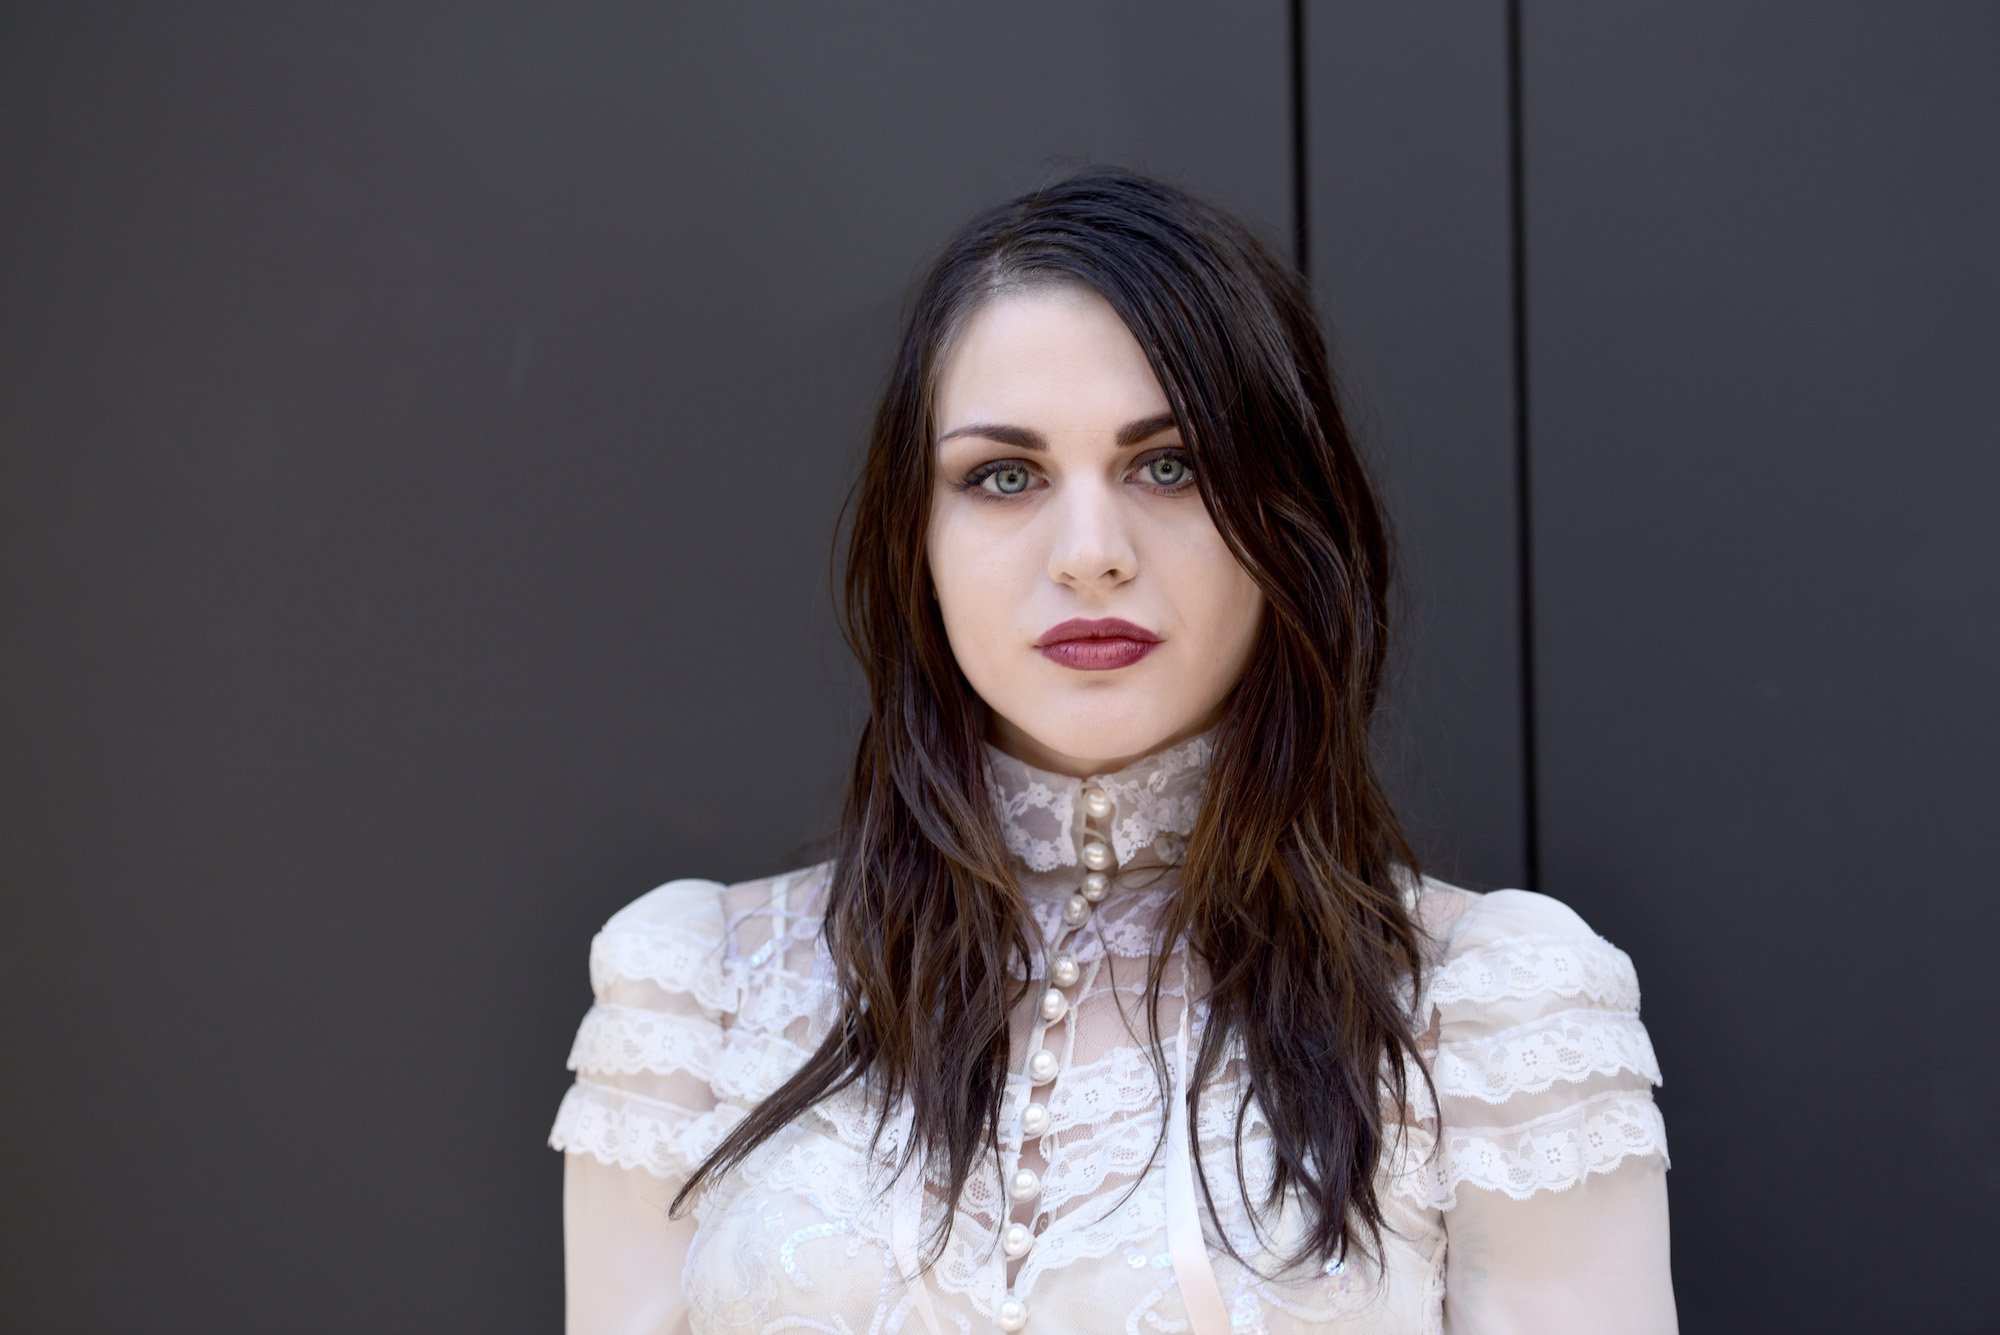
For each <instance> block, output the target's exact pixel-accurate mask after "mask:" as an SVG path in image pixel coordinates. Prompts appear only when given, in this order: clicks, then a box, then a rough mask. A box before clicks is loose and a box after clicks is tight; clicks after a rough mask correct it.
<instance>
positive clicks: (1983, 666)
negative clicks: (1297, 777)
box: [0, 0, 2000, 1332]
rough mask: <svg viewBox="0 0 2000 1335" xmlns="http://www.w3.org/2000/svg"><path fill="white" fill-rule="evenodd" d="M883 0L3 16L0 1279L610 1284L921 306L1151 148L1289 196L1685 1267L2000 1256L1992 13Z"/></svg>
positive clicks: (83, 1319)
mask: <svg viewBox="0 0 2000 1335" xmlns="http://www.w3.org/2000/svg"><path fill="white" fill-rule="evenodd" d="M843 8H844V12H840V13H838V14H837V15H836V14H835V13H834V12H833V11H831V10H828V9H826V8H825V7H817V6H807V5H788V6H777V7H770V8H766V9H760V10H758V11H756V12H754V13H753V12H752V11H750V10H749V9H747V8H745V7H724V6H719V5H718V6H660V5H652V6H637V5H633V6H626V7H618V6H604V7H595V8H592V9H591V10H590V11H589V12H587V13H586V12H581V11H576V10H573V9H569V8H558V7H528V6H521V5H509V6H500V5H492V4H487V5H478V6H472V5H466V6H456V7H455V6H448V5H444V4H423V5H396V6H391V5H387V4H362V5H355V4H345V5H310V6H308V5H292V6H285V7H273V6H256V5H251V4H236V5H226V4H200V5H177V6H172V7H167V6H142V5H131V6H111V5H82V6H78V5H71V6H55V5H15V6H11V7H9V8H8V9H7V10H6V11H5V15H4V17H0V181H4V183H5V185H4V193H0V243H4V256H5V261H4V264H0V784H4V785H5V786H4V789H0V797H4V817H0V896H4V898H0V914H4V917H0V1001H4V1004H5V1008H6V1009H5V1015H6V1028H5V1033H6V1035H7V1039H8V1056H9V1058H10V1062H9V1064H10V1067H11V1069H12V1078H11V1079H10V1081H9V1082H8V1090H9V1097H8V1098H7V1099H6V1100H5V1103H4V1105H0V1106H4V1114H0V1115H4V1118H5V1121H4V1124H0V1131H4V1134H0V1146H4V1149H0V1155H4V1159H0V1173H4V1183H5V1192H4V1200H5V1204H4V1206H3V1207H0V1230H4V1232H0V1328H4V1329H5V1330H7V1331H10V1332H11V1331H23V1332H57V1331H100V1330H101V1331H112V1330H116V1331H146V1332H154V1331H158V1332H168V1331H175V1332H178V1331H190V1332H193V1331H201V1332H216V1331H237V1330H240V1331H300V1332H318V1331H329V1332H333V1331H353V1330H370V1331H389V1330H412V1331H417V1330H421V1331H444V1330H450V1331H482V1332H483V1331H501V1330H510V1331H511V1330H520V1331H531V1330H550V1329H554V1328H555V1327H556V1326H557V1325H558V1323H559V1311H560V1279H561V1275H560V1232H559V1230H560V1220H559V1207H558V1191H559V1182H560V1161H559V1159H558V1158H557V1156H556V1155H555V1154H554V1153H553V1152H551V1151H549V1150H547V1149H545V1148H543V1146H542V1137H543V1135H544V1134H545V1133H546V1129H547V1123H548V1121H549V1119H550V1117H551V1116H552V1115H553V1112H554V1108H555V1103H556V1101H557V1099H558V1098H559V1096H560V1093H561V1090H562V1087H563V1085H564V1083H565V1082H566V1079H567V1073H566V1072H564V1071H563V1070H562V1056H563V1053H564V1052H565V1051H566V1050H567V1045H568V1041H569V1037H570V1034H571V1032H572V1030H573V1028H574V1025H575V1023H576V1020H577V1019H578V1018H579V1016H580V1015H581V1012H582V1009H583V1007H584V1005H585V1003H586V1002H587V999H588V994H587V991H586V983H585V979H584V972H583V955H584V950H585V947H586V944H587V941H588V938H589V935H590V933H591V931H592V930H593V929H594V928H595V927H596V925H597V924H598V923H600V922H601V921H602V919H603V918H604V917H605V915H606V914H608V913H609V912H610V911H611V910H612V909H614V908H616V907H617V906H618V905H620V904H622V903H624V902H625V901H627V900H629V899H631V898H632V897H633V896H635V895H636V894H638V893H640V892H642V891H643V890H644V889H646V888H648V887H649V886H651V885H653V884H656V883H657V882H658V881H660V880H664V879H667V878H668V877H670V876H678V875H707V876H715V877H720V878H724V879H733V878H737V877H741V876H747V875H753V874H757V873H760V872H764V871H769V870H773V869H776V868H778V867H781V866H786V865H795V864H796V862H797V861H798V860H802V859H803V858H804V857H805V856H807V855H808V852H809V850H810V848H811V844H812V841H813V839H814V838H815V837H816V836H818V835H819V834H820V833H822V832H823V830H824V828H825V824H826V821H827V820H828V818H829V817H830V815H831V814H832V805H833V802H834V799H835V795H836V793H837V786H838V781H839V777H840V773H841V769H842V767H843V765H844V764H845V762H846V759H847V757H848V754H849V747H850V745H851V740H852V733H853V728H854V726H855V723H856V721H857V712H856V711H857V694H856V691H855V676H854V673H853V671H852V669H851V667H850V666H849V665H848V663H847V662H846V660H845V656H844V650H842V649H841V648H840V646H839V644H838V641H837V637H836V635H835V633H834V631H833V625H832V621H831V619H830V616H829V614H828V611H827V593H828V590H827V585H826V570H827V558H828V549H829V542H830V540H831V538H832V536H833V522H834V516H835V512H836V510H837V508H838V505H839V502H840V499H841V497H842V495H843V494H844V492H845V489H846V487H847V484H848V480H849V478H850V476H851V474H852V471H853V469H854V467H855V464H856V462H857V459H858V455H859V445H860V434H861V429H862V425H863V422H864V421H865V415H866V413H867V411H868V405H869V402H870V399H871V397H872V395H873V393H874V391H875V390H876V388H877V387H878V385H879V383H880V379H881V377H882V375H883V373H884V371H885V370H886V363H887V355H888V349H889V345H890V339H891V336H892V333H893V328H894V323H895V319H896V315H897V310H898V307H899V303H900V302H901V300H902V298H903V297H904V295H905V294H906V292H907V290H908V286H909V284H910V282H911V280H912V279H913V277H914V275H915V273H916V272H917V270H918V269H919V267H920V266H921V264H922V262H923V261H924V259H925V258H926V257H927V256H928V254H929V252H930V251H931V249H932V248H933V247H935V246H936V245H937V244H938V243H939V242H940V241H941V240H942V239H943V237H944V236H945V235H946V234H947V233H948V232H949V230H950V229H951V228H952V227H953V226H954V225H955V224H956V223H957V222H958V221H960V220H961V219H962V218H963V217H965V216H966V215H967V214H969V213H970V212H971V211H972V210H973V209H974V208H976V207H978V206H979V205H981V204H983V203H986V202H988V201H990V200H993V199H996V198H1000V197H1003V196H1005V195H1008V194H1012V193H1014V192H1016V191H1018V190H1020V189H1022V188H1025V187H1026V186H1027V185H1029V184H1032V183H1033V181H1034V180H1036V179H1038V178H1039V177H1040V176H1043V175H1046V174H1048V173H1050V172H1052V171H1055V170H1059V169H1061V168H1062V167H1063V166H1066V165H1071V164H1076V163H1081V162H1083V161H1121V162H1126V163H1131V164H1133V165H1137V166H1141V167H1146V168H1150V169H1153V170H1156V171H1160V172H1163V173H1165V174H1168V175H1171V176H1174V177H1176V178H1177V179H1180V180H1182V181H1184V182H1185V183H1187V184H1189V185H1191V186H1193V187H1195V188H1197V189H1200V190H1203V191H1205V192H1207V193H1209V194H1212V195H1214V196H1215V197H1217V198H1219V199H1221V200H1222V201H1223V202H1225V203H1227V204H1229V205H1231V206H1233V207H1235V208H1237V209H1239V210H1241V211H1242V212H1244V213H1245V214H1246V215H1248V216H1249V217H1250V218H1251V219H1252V220H1253V221H1255V222H1256V223H1257V224H1258V225H1260V226H1262V227H1263V228H1264V229H1265V230H1266V232H1267V235H1269V236H1270V237H1271V239H1272V240H1273V241H1274V242H1275V243H1277V244H1280V245H1283V246H1288V247H1289V246H1294V245H1296V244H1297V243H1298V242H1299V240H1300V239H1301V238H1303V240H1304V243H1305V250H1304V252H1303V256H1304V258H1305V259H1306V260H1307V261H1308V262H1309V265H1310V268H1311V271H1312V273H1313V275H1314V278H1315V281H1316V283H1317V286H1318V287H1319V289H1320V291H1321V294H1322V297H1323V300H1324V302H1325V307H1326V313H1327V315H1328V318H1329V321H1330V324H1331V325H1332V332H1333V335H1334V338H1335V341H1336V344H1337V347H1338V353H1339V358H1340V361H1341V370H1342V374H1343V378H1344V379H1345V380H1346V382H1347V383H1348V385H1349V387H1350V390H1351V391H1352V393H1353V394H1354V396H1355V402H1356V404H1357V406H1358V407H1359V408H1360V410H1361V418H1362V421H1363V422H1364V424H1365V425H1366V427H1367V430H1368V433H1369V439H1370V443H1371V450H1372V452H1373V454H1374V455H1375V457H1376V459H1377V462H1378V466H1379V468H1380V469H1381V471H1382V473H1383V477H1384V482H1385V486H1386V489H1387V490H1388V492H1389V494H1390V497H1391V501H1392V503H1393V504H1394V505H1395V507H1396V514H1397V517H1398V518H1399V520H1400V521H1401V524H1402V528H1403V531H1404V536H1405V539H1406V544H1407V547H1406V556H1407V559H1408V571H1409V576H1408V578H1409V584H1408V588H1407V591H1406V597H1405V605H1404V612H1405V618H1404V627H1405V630H1404V634H1405V641H1404V649H1405V655H1404V659H1403V664H1402V667H1401V669H1400V673H1401V678H1400V683H1399V690H1398V694H1397V697H1396V699H1395V701H1394V703H1393V706H1392V708H1391V710H1390V713H1389V715H1388V717H1387V718H1386V719H1385V726H1384V730H1383V739H1382V740H1383V748H1384V756H1385V761H1386V762H1387V763H1388V764H1389V766H1390V768H1391V770H1392V772H1393V774H1394V775H1395V783H1396V788H1397V792H1398V794H1399V797H1400V798H1401V800H1402V803H1403V806H1404V809H1405V811H1406V812H1407V814H1408V817H1409V820H1410V823H1411V825H1412V827H1413V829H1414V830H1415V831H1416V832H1417V834H1418V835H1419V838H1420V843H1421V845H1422V847H1423V849H1424V850H1425V851H1426V852H1427V853H1428V854H1429V855H1430V856H1431V857H1432V858H1433V859H1434V865H1435V868H1436V870H1438V871H1439V872H1440V874H1444V875H1446V876H1449V877H1451V878H1454V879H1457V880H1459V881H1461V882H1462V883H1465V884H1470V885H1474V886H1477V887H1480V888H1487V887H1492V886H1497V885H1530V886H1533V887H1535V888H1539V889H1543V890H1546V891H1548V892H1550V893H1552V894H1555V895H1557V896H1558V897H1561V898H1563V899H1565V900H1566V901H1567V902H1569V903H1571V904H1572V905H1573V906H1575V907H1576V908H1577V909H1578V910H1579V911H1580V912H1582V913H1583V914H1584V915H1585V917H1586V918H1588V919H1589V920H1590V921H1591V922H1592V924H1593V925H1594V926H1596V927H1597V928H1598V929H1599V930H1600V931H1602V932H1604V933H1605V934H1606V935H1607V936H1609V937H1610V938H1611V939H1612V940H1613V941H1615V942H1617V943H1618V944H1619V945H1621V946H1623V947H1624V948H1625V949H1627V950H1628V951H1629V952H1630V953H1631V954H1632V955H1633V957H1634V959H1635V961H1636V962H1637V964H1638V966H1639V972H1640V977H1641V980H1642V982H1643V983H1644V985H1645V995H1646V1012H1645V1013H1646V1018H1647V1021H1648V1024H1649V1027H1650V1028H1651V1030H1652V1033H1653V1036H1654V1040H1655V1044H1656V1046H1657V1047H1658V1049H1659V1053H1660V1057H1661V1061H1662V1064H1663V1066H1664V1068H1665V1070H1666V1072H1667V1080H1668V1083H1667V1085H1666V1086H1665V1088H1664V1089H1662V1090H1661V1091H1660V1101H1661V1104H1662V1106H1663V1108H1664V1109H1665V1110H1666V1113H1667V1120H1668V1126H1669V1134H1670V1137H1671V1139H1672V1144H1673V1150H1674V1159H1675V1167H1674V1170H1673V1172H1672V1173H1671V1174H1670V1175H1669V1184H1670V1189H1671V1192H1672V1198H1673V1209H1674V1223H1675V1238H1674V1251H1675V1265H1676V1284H1677V1291H1678V1294H1679V1299H1680V1304H1681V1310H1682V1315H1683V1324H1684V1328H1685V1329H1687V1330H1689V1331H1769V1330H1794V1329H1796V1330H1808V1329H1810V1330H1815V1331H1829V1332H1831V1331H1856V1332H1860V1331H1869V1332H1876V1331H1884V1330H1897V1331H1937V1332H1943V1331H1977V1330H1992V1329H2000V1325H1996V1321H1995V1318H1994V1317H1993V1315H1992V1312H1993V1304H1992V1302H1991V1300H1990V1298H1989V1297H1988V1296H1987V1295H1986V1293H1985V1291H1984V1286H1983V1283H1982V1272H1981V1270H1980V1268H1979V1265H1980V1261H1981V1259H1982V1258H1981V1257H1980V1256H1979V1255H1978V1254H1977V1253H1976V1252H1975V1250H1974V1244H1975V1242H1976V1241H1977V1240H1978V1239H1979V1238H1981V1237H1982V1236H1984V1234H1985V1233H1987V1232H1990V1229H1988V1228H1987V1226H1986V1224H1985V1218H1984V1215H1985V1211H1984V1208H1983V1203H1984V1202H1985V1201H1986V1200H1988V1199H1990V1196H1991V1193H1992V1191H1993V1190H1994V1188H1995V1187H1996V1186H2000V1150H1996V1148H1995V1142H1994V1140H1993V1137H1992V1135H1991V1133H1990V1129H1991V1126H1992V1124H1993V1120H1994V1110H1995V1108H1996V1107H2000V1099H1996V1089H1995V1083H1996V1076H1995V1074H1994V1069H1993V1067H1992V1064H1991V1063H1990V1061H1987V1060H1985V1059H1983V1058H1981V1056H1980V1053H1982V1052H1984V1051H1985V1050H1986V1049H1987V1048H1989V1047H1990V1046H1991V1045H1992V1026H1993V1022H1994V1020H1995V1019H1996V1017H2000V997H1997V996H1996V990H2000V988H1997V987H1996V983H1995V981H1994V979H1995V971H1994V970H1993V969H1991V968H1990V967H1987V966H1986V964H1985V959H1984V955H1985V951H1986V949H1987V946H1986V943H1987V941H1988V940H1989V939H1990V937H1991V935H1992V931H1993V928H1994V926H1995V920H1996V916H2000V915H1996V912H1995V909H1994V907H1993V903H1994V899H1993V893H1992V892H1993V891H1994V890H1995V889H1996V885H1995V877H1994V875H1993V873H1992V871H1991V870H1990V864H1989V861H1988V859H1987V858H1986V857H1985V856H1983V855H1984V854H1985V853H1986V851H1987V847H1988V846H1989V845H1990V843H1991V838H1990V835H1991V830H1992V826H1993V822H1992V819H1991V817H1990V814H1989V813H1990V812H1991V811H1993V810H1994V809H1995V808H1996V806H2000V782H1996V779H1997V778H2000V775H1996V764H1995V759H1994V757H1995V754H1996V751H1995V746H1994V743H1995V741H1996V740H1997V739H1996V737H1995V732H1996V728H1995V717H1996V711H1995V708H1994V706H1993V704H1992V703H1991V697H1992V692H1993V687H1994V685H1995V682H1996V677H2000V631H1996V625H1995V617H1994V608H1995V607H1996V606H2000V550H1996V542H1995V539H1994V536H1993V533H1994V519H1993V516H1994V515H1995V514H1996V512H2000V505H1996V502H2000V465H1996V461H1995V451H1994V449H1993V446H1994V443H1995V436H1996V430H1995V428H1996V425H2000V389H1996V379H1995V377H1994V375H1993V373H1992V369H1991V368H1992V367H1993V366H1994V365H1996V364H2000V337H1996V317H1995V315H1994V311H1995V309H1996V307H1997V306H2000V244H1996V243H1997V242H2000V168H1996V163H2000V154H1996V142H1995V141H1996V137H2000V92H1996V89H2000V77H1996V76H2000V22H1996V21H1995V15H1996V11H1995V10H1993V9H1992V7H1990V6H1985V5H1977V4H1970V3H1966V4H1948V3H1941V2H1935V0H1934V2H1930V3H1920V4H1906V5H1899V6H1880V5H1863V4H1858V3H1815V4H1810V5H1808V4H1804V3H1788V4H1777V3H1762V4H1757V5H1751V6H1744V5H1741V4H1722V3H1707V2H1704V3H1682V4H1677V5H1675V6H1672V7H1667V6H1656V7H1638V8H1624V9H1619V8H1613V9H1604V8H1602V7H1592V6H1586V5H1582V4H1560V5H1558V4H1550V3H1541V2H1539V0H1529V2H1527V3H1523V4H1521V5H1520V6H1518V8H1512V7H1508V6H1505V5H1502V4H1498V3H1485V4H1479V5H1474V6H1466V7H1461V8H1459V9H1456V10H1454V11H1452V12H1451V13H1449V14H1448V15H1445V14H1429V13H1424V12H1419V11H1418V7H1412V6H1406V5H1398V4H1394V3H1389V2H1388V0H1371V2H1368V3H1363V2H1362V0H1352V2H1344V3H1339V4H1331V3H1327V4H1313V5H1311V6H1310V7H1305V6H1300V7H1298V8H1296V9H1295V8H1293V7H1290V6H1288V5H1286V4H1281V3H1251V4H1237V5H1231V6H1226V7H1225V6H1209V5H1196V4H1188V3H1179V2H1178V0H1176V2H1175V3H1171V4H1166V5H1161V4H1151V5H1141V4H1138V3H1115V4H1114V3H1093V4H1056V3H1035V4H1015V5H1011V6H1008V7H1005V8H1004V9H1001V8H999V7H986V8H983V9H968V10H955V11H951V12H949V13H946V12H944V11H941V10H939V9H938V8H937V7H934V6H924V5H918V4H915V3H910V4H902V5H890V4H875V5H870V6H867V7H843Z"/></svg>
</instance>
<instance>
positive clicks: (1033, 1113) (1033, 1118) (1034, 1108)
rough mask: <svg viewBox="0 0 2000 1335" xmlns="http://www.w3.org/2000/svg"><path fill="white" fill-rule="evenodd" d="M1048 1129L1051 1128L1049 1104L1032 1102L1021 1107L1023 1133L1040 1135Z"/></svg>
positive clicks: (1025, 1134)
mask: <svg viewBox="0 0 2000 1335" xmlns="http://www.w3.org/2000/svg"><path fill="white" fill-rule="evenodd" d="M1048 1129H1049V1110H1048V1107H1047V1105H1045V1104H1040V1103H1031V1104H1029V1105H1028V1106H1027V1107H1025V1108H1023V1109H1021V1134H1022V1135H1024V1136H1039V1135H1041V1134H1042V1133H1043V1132H1044V1131H1046V1130H1048Z"/></svg>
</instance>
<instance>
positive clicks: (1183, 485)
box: [951, 447, 1194, 502]
mask: <svg viewBox="0 0 2000 1335" xmlns="http://www.w3.org/2000/svg"><path fill="white" fill-rule="evenodd" d="M1162 459H1174V460H1177V461H1179V463H1180V464H1181V466H1182V467H1183V468H1185V469H1186V470H1187V474H1186V476H1185V477H1184V478H1183V479H1182V480H1181V481H1179V482H1174V483H1164V482H1153V483H1148V484H1147V485H1148V486H1149V487H1150V488H1151V489H1152V490H1153V491H1156V492H1158V493H1159V494H1161V495H1162V496H1178V495H1180V494H1181V493H1183V492H1186V491H1191V490H1193V489H1194V460H1193V459H1191V458H1189V457H1188V452H1187V451H1186V450H1185V449H1181V448H1178V447H1176V448H1173V449H1167V450H1162V451H1160V452H1159V453H1158V454H1150V455H1147V456H1146V457H1145V458H1144V459H1142V460H1140V461H1139V462H1138V463H1137V464H1135V465H1133V467H1135V468H1140V469H1144V468H1150V467H1151V466H1152V465H1154V464H1156V463H1158V462H1159V461H1160V460H1162ZM1010 468H1027V469H1029V470H1030V471H1033V470H1032V467H1031V466H1030V465H1029V464H1028V462H1027V461H1026V460H1025V459H994V460H991V461H989V462H987V463H983V464H981V465H979V466H978V467H977V468H975V469H973V470H972V471H971V472H970V473H967V474H966V475H965V477H964V478H963V479H962V480H960V481H958V482H954V483H952V484H951V486H952V489H953V490H954V491H976V492H977V493H979V497H980V499H982V500H988V501H1003V502H1004V501H1012V500H1017V499H1019V498H1020V497H1022V496H1025V495H1027V494H1028V493H1027V492H1026V491H1016V492H994V491H988V490H986V488H985V487H983V486H981V485H980V484H981V483H982V482H984V481H986V479H987V478H989V477H992V476H993V475H994V474H995V473H1003V472H1005V471H1007V470H1008V469H1010Z"/></svg>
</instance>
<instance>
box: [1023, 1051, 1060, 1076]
mask: <svg viewBox="0 0 2000 1335" xmlns="http://www.w3.org/2000/svg"><path fill="white" fill-rule="evenodd" d="M1056 1067H1057V1062H1056V1054H1055V1053H1053V1052H1050V1051H1049V1050H1048V1049H1047V1048H1036V1049H1035V1055H1034V1056H1032V1057H1030V1058H1028V1075H1029V1076H1030V1077H1031V1078H1032V1079H1033V1080H1034V1082H1035V1083H1036V1084H1038V1085H1046V1084H1047V1083H1049V1081H1051V1080H1053V1079H1055V1078H1056Z"/></svg>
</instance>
